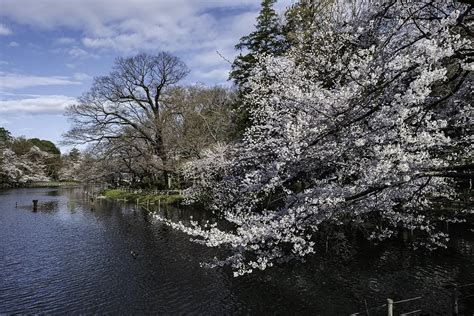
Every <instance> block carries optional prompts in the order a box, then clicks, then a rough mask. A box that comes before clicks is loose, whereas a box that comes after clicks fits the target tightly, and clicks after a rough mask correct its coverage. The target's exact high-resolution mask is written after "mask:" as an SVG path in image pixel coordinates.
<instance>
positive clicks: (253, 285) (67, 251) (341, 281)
mask: <svg viewBox="0 0 474 316" xmlns="http://www.w3.org/2000/svg"><path fill="white" fill-rule="evenodd" d="M34 199H37V200H39V209H38V211H37V212H32V206H31V205H32V200H34ZM16 205H17V206H16ZM162 212H165V213H166V214H168V215H169V216H171V217H173V218H175V219H180V218H183V219H184V218H188V217H189V215H194V216H195V217H197V216H199V215H202V214H203V211H197V210H194V211H193V210H189V209H188V210H179V209H175V208H169V209H166V210H162ZM461 228H462V231H463V232H462V233H457V234H455V238H454V239H453V241H452V242H451V246H450V248H449V249H447V250H442V251H436V252H432V253H425V252H413V251H410V250H408V249H406V248H405V247H402V246H400V244H399V243H393V244H385V245H383V246H378V247H375V246H367V245H364V246H361V247H358V248H357V251H356V252H355V253H354V254H353V255H351V256H350V260H338V259H331V258H329V257H327V256H317V255H315V256H313V257H311V258H309V259H308V260H307V262H305V263H294V262H293V263H288V264H284V265H280V266H278V267H275V268H272V269H269V270H267V271H264V272H257V273H254V274H252V275H249V276H244V277H239V278H234V277H233V276H232V274H231V272H230V271H228V270H227V269H205V268H201V267H200V266H199V263H200V262H202V261H205V260H206V259H210V258H212V257H214V256H215V255H216V254H217V250H215V249H207V248H205V247H203V246H200V245H196V244H194V243H192V242H190V241H189V238H188V237H187V236H185V235H184V234H182V233H180V232H177V231H174V230H172V229H170V228H168V227H166V226H164V225H162V224H161V223H158V222H155V221H154V220H153V219H152V218H151V216H149V215H148V214H147V212H145V211H143V210H140V209H136V208H135V207H134V206H128V205H124V204H119V203H112V202H108V201H96V202H95V203H90V202H89V201H87V199H84V195H83V191H82V189H81V188H70V189H65V188H63V189H53V188H49V189H47V188H42V189H13V190H2V191H0V314H15V313H29V314H33V313H46V314H63V313H66V312H67V313H114V314H115V313H120V314H132V313H133V314H144V313H157V314H207V315H221V314H312V315H348V314H350V313H354V312H357V311H360V310H363V309H365V306H366V304H367V306H368V307H371V306H376V305H380V304H383V303H384V302H385V301H386V298H388V297H390V298H393V299H395V300H399V299H404V298H411V297H415V296H420V295H422V296H423V298H422V299H420V300H417V301H415V302H410V303H404V304H399V305H397V306H396V312H397V313H398V312H402V311H410V310H414V309H419V308H421V309H423V310H424V311H425V312H427V313H429V314H430V315H447V314H450V311H451V289H450V284H451V283H458V284H467V283H472V282H474V253H473V249H474V236H473V233H472V232H470V229H471V228H472V227H461ZM455 229H457V228H455ZM460 294H461V295H462V296H463V297H464V298H461V299H460V301H459V304H460V310H461V311H462V312H463V313H464V314H466V315H472V313H474V297H470V298H469V297H466V296H469V295H470V294H474V287H471V288H469V287H466V288H463V289H462V290H461V293H460ZM370 312H371V313H370V315H377V314H380V315H383V314H384V313H383V309H382V310H371V311H370Z"/></svg>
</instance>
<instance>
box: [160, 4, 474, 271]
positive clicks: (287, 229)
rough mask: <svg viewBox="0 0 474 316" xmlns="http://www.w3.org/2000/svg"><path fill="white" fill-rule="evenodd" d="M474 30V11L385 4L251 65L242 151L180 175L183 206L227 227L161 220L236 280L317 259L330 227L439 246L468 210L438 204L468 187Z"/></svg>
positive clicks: (214, 154) (220, 150) (325, 24)
mask: <svg viewBox="0 0 474 316" xmlns="http://www.w3.org/2000/svg"><path fill="white" fill-rule="evenodd" d="M472 21H473V16H472V5H466V4H461V3H458V2H454V1H449V0H448V1H436V0H435V1H431V0H430V1H428V0H422V1H395V0H392V1H385V2H382V3H381V4H377V5H373V6H365V7H364V10H363V12H358V13H357V15H354V16H353V17H352V18H351V19H345V20H344V19H332V20H326V21H315V22H314V23H317V25H315V27H314V28H313V29H314V30H315V31H314V32H313V34H312V36H311V37H310V38H308V34H307V33H305V34H304V36H302V37H301V38H304V43H298V42H296V43H295V44H294V45H293V46H292V47H291V48H290V49H289V51H288V52H287V53H286V54H285V55H283V56H280V57H275V56H266V55H260V56H259V57H258V63H257V66H256V67H255V69H254V70H253V72H252V74H251V76H250V78H249V83H248V84H249V85H250V88H251V89H249V91H251V92H250V93H249V94H247V95H246V96H245V102H247V103H248V104H251V105H252V106H251V108H252V109H253V110H252V113H251V119H252V122H253V124H252V126H251V127H250V128H248V129H247V130H246V134H245V138H244V140H243V141H242V142H241V143H239V144H237V145H228V146H218V147H216V148H215V149H214V150H208V151H207V152H206V153H204V155H203V158H202V159H201V160H197V161H195V162H194V163H191V164H189V165H187V166H186V168H185V170H186V173H187V174H188V176H189V177H190V179H191V180H193V182H194V186H193V187H191V188H190V189H189V190H188V193H189V194H190V195H191V198H199V197H203V196H205V197H207V198H208V199H209V200H210V207H211V208H212V209H213V210H214V212H216V214H219V215H220V217H221V218H222V219H223V220H224V221H225V222H228V223H230V225H225V227H226V229H224V228H223V227H221V226H220V225H217V224H216V223H197V222H191V225H190V226H187V225H184V224H183V223H175V222H172V221H169V220H167V219H165V218H163V217H161V216H158V215H156V218H157V219H158V220H161V221H164V222H165V223H167V224H168V225H170V226H172V227H174V228H176V229H180V230H182V231H184V232H185V233H187V234H189V235H191V236H193V237H194V240H195V241H196V242H199V243H202V244H204V245H207V246H209V247H227V248H228V249H230V250H231V253H230V254H229V255H228V256H227V257H224V258H215V261H213V262H211V263H208V264H209V265H210V266H218V265H219V266H221V265H228V266H231V267H232V268H233V270H234V271H235V272H234V273H235V275H242V274H245V273H251V272H252V271H253V270H255V269H261V270H264V269H265V268H266V267H269V266H272V265H273V264H275V263H277V262H282V261H287V260H290V259H295V258H303V257H305V256H306V255H308V254H311V253H314V252H315V249H317V245H316V244H315V238H314V236H315V234H317V232H318V231H319V230H320V229H321V228H322V227H324V226H325V225H352V226H354V227H358V226H359V227H360V226H362V225H363V227H364V229H365V230H366V231H368V234H367V235H368V237H369V238H370V239H373V240H384V239H386V238H390V237H392V236H394V235H396V234H397V233H398V231H399V229H408V230H411V231H414V232H415V233H416V240H415V241H414V242H415V243H414V244H415V245H416V246H425V247H428V248H429V249H432V248H435V247H440V246H445V244H446V241H447V240H448V238H449V236H448V235H447V234H446V233H444V232H443V231H442V230H440V229H439V226H440V224H441V223H444V222H456V221H462V220H464V216H465V215H466V214H472V213H473V210H472V208H468V207H466V208H463V207H458V208H457V209H456V210H443V208H442V207H440V203H442V202H441V201H454V200H456V199H458V198H459V197H458V193H457V191H456V190H455V189H454V186H455V180H456V179H458V178H467V179H471V180H472V177H473V174H472V170H473V163H472V157H473V146H472V133H471V132H472V130H471V126H472V117H473V109H472V82H473V72H472V71H473V67H474V63H473V59H472V56H473V53H474V50H473V49H472V47H473V45H472V44H473V43H472V41H473V30H472ZM295 38H296V39H297V38H298V36H297V34H296V36H295ZM229 227H230V229H229Z"/></svg>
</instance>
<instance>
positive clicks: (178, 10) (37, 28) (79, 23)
mask: <svg viewBox="0 0 474 316" xmlns="http://www.w3.org/2000/svg"><path fill="white" fill-rule="evenodd" d="M292 2H294V0H279V1H278V2H277V4H276V6H275V9H276V10H277V11H278V12H280V13H282V12H283V11H284V8H285V7H287V6H289V5H290V4H291V3H292ZM259 9H260V0H67V1H66V0H0V127H2V126H3V127H5V128H6V129H7V130H9V131H10V132H11V133H12V134H13V135H14V136H25V137H28V138H34V137H37V138H41V139H48V140H51V141H53V142H55V143H58V142H59V141H60V140H61V135H62V134H63V133H64V132H66V131H67V130H68V128H69V123H68V121H67V118H66V117H65V116H64V114H63V113H64V108H65V107H66V106H67V105H70V104H73V103H74V102H75V100H76V98H77V97H78V96H80V95H81V94H82V93H84V92H86V91H87V90H88V89H89V88H90V86H91V84H92V82H93V78H94V77H96V76H101V75H106V74H107V73H108V72H109V71H110V69H111V67H112V65H113V62H114V59H115V58H116V57H117V56H132V55H134V54H137V53H140V52H147V53H150V54H153V53H154V52H155V53H156V52H159V51H167V52H170V53H172V54H174V55H176V56H178V57H180V58H181V59H182V60H183V61H184V62H185V63H186V64H187V65H188V67H189V68H190V70H191V73H190V75H189V76H188V77H187V78H186V79H185V81H184V82H183V83H185V84H195V83H201V84H206V85H216V84H217V85H228V84H229V82H228V81H227V78H228V72H229V69H230V64H229V63H228V61H226V60H225V59H227V60H233V58H234V57H235V55H236V54H237V53H238V52H236V51H235V50H234V45H235V44H236V43H237V42H238V40H239V38H240V37H242V36H244V35H247V34H248V33H250V32H251V31H252V30H253V29H254V24H255V18H256V16H257V15H258V11H259ZM217 52H219V54H221V55H222V56H223V57H225V58H222V57H220V56H219V55H218V53H217Z"/></svg>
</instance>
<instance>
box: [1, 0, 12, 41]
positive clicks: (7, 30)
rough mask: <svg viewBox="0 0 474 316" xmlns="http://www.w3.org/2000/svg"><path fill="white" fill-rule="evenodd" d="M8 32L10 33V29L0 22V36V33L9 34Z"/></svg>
mask: <svg viewBox="0 0 474 316" xmlns="http://www.w3.org/2000/svg"><path fill="white" fill-rule="evenodd" d="M0 3H1V2H0ZM10 34H12V31H11V30H10V29H9V28H8V27H6V26H5V25H3V24H1V23H0V36H1V35H10Z"/></svg>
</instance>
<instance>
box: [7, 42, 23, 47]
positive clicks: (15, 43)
mask: <svg viewBox="0 0 474 316" xmlns="http://www.w3.org/2000/svg"><path fill="white" fill-rule="evenodd" d="M8 46H10V47H18V46H20V44H18V43H17V42H10V43H9V44H8Z"/></svg>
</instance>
